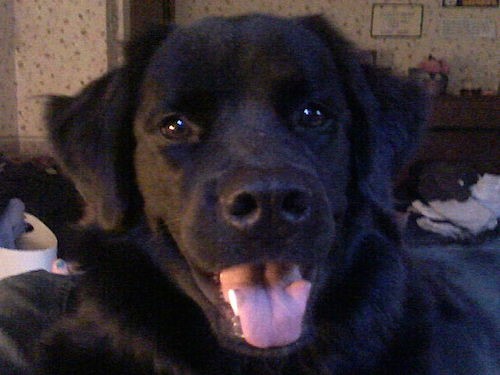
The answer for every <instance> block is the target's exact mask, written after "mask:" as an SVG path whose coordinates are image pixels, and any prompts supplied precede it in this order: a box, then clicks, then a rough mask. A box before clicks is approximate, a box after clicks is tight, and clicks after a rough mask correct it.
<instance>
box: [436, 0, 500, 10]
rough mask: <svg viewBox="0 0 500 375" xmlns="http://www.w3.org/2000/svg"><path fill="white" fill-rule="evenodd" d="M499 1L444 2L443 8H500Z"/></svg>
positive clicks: (452, 0) (448, 0)
mask: <svg viewBox="0 0 500 375" xmlns="http://www.w3.org/2000/svg"><path fill="white" fill-rule="evenodd" d="M499 2H500V1H499V0H443V2H442V6H443V7H446V8H457V7H458V8H460V7H464V8H473V7H478V8H498V6H499Z"/></svg>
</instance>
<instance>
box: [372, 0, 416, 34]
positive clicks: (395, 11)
mask: <svg viewBox="0 0 500 375" xmlns="http://www.w3.org/2000/svg"><path fill="white" fill-rule="evenodd" d="M423 17H424V6H423V5H421V4H390V3H389V4H386V3H384V4H373V7H372V24H371V36H372V37H374V38H377V37H413V38H419V37H420V36H422V22H423Z"/></svg>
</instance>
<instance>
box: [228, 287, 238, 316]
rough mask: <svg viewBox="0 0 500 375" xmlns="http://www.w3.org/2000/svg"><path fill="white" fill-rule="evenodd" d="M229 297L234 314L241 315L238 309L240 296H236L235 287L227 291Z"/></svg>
mask: <svg viewBox="0 0 500 375" xmlns="http://www.w3.org/2000/svg"><path fill="white" fill-rule="evenodd" d="M227 298H228V299H229V304H230V305H231V308H232V309H233V313H234V315H235V316H238V315H240V314H239V310H238V297H237V296H236V291H235V290H234V289H229V290H228V292H227Z"/></svg>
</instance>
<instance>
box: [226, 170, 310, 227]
mask: <svg viewBox="0 0 500 375" xmlns="http://www.w3.org/2000/svg"><path fill="white" fill-rule="evenodd" d="M230 190H232V191H230V192H228V193H226V194H224V195H223V196H222V197H221V206H222V207H221V208H222V212H223V217H224V219H225V221H226V223H227V224H229V225H230V226H232V227H234V228H237V229H245V230H251V229H252V228H256V227H259V228H260V227H265V226H280V227H283V226H285V227H289V228H294V227H296V226H299V225H301V224H302V223H305V222H307V220H308V218H309V217H310V216H311V211H312V207H311V206H312V194H311V192H310V191H309V190H308V189H307V188H306V187H305V186H302V185H300V184H299V183H297V182H292V181H286V180H284V181H280V179H278V178H276V177H275V178H268V179H262V180H257V181H249V182H247V183H243V184H237V186H236V187H235V188H234V189H230ZM268 229H270V228H268Z"/></svg>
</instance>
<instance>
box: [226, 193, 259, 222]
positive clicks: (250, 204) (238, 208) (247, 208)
mask: <svg viewBox="0 0 500 375" xmlns="http://www.w3.org/2000/svg"><path fill="white" fill-rule="evenodd" d="M257 208H258V205H257V201H256V200H255V198H254V197H253V196H252V195H251V194H249V193H240V194H238V195H237V196H236V197H235V198H234V200H233V202H232V203H231V205H230V207H229V214H230V215H231V216H235V217H238V218H243V217H245V216H249V215H251V214H252V213H254V212H255V211H256V210H257Z"/></svg>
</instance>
